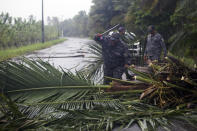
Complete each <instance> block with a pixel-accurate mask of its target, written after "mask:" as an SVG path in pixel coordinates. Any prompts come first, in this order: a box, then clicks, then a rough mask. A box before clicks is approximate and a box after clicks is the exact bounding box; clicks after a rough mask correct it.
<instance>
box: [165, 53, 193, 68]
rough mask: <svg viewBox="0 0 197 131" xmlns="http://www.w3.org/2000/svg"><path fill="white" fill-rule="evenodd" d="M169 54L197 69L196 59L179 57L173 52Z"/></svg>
mask: <svg viewBox="0 0 197 131" xmlns="http://www.w3.org/2000/svg"><path fill="white" fill-rule="evenodd" d="M168 54H169V55H170V56H173V57H175V58H176V59H178V60H180V61H181V62H183V63H184V64H185V65H186V66H187V67H190V68H192V69H197V63H196V62H195V61H194V59H191V58H187V57H179V56H176V55H174V54H173V53H168Z"/></svg>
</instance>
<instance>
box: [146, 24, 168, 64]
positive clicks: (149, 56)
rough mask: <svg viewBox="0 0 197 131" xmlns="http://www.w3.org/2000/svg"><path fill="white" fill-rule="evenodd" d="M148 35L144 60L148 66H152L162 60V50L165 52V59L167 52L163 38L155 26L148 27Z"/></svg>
mask: <svg viewBox="0 0 197 131" xmlns="http://www.w3.org/2000/svg"><path fill="white" fill-rule="evenodd" d="M148 33H149V34H148V36H147V44H146V49H145V53H144V59H145V60H146V61H147V63H148V64H150V63H151V62H152V61H154V60H157V61H159V60H160V56H161V52H162V49H163V52H164V57H166V56H167V50H166V46H165V43H164V39H163V37H162V36H161V35H160V34H159V33H157V31H156V30H155V27H154V26H153V25H150V26H149V27H148Z"/></svg>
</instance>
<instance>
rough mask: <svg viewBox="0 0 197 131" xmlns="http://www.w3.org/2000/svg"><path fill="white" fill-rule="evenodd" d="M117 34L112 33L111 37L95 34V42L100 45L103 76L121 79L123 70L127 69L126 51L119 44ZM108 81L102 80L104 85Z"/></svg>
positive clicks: (121, 44)
mask: <svg viewBox="0 0 197 131" xmlns="http://www.w3.org/2000/svg"><path fill="white" fill-rule="evenodd" d="M119 37H120V35H119V34H118V33H113V34H112V36H102V35H100V34H97V35H96V36H95V38H94V40H95V41H97V42H99V43H100V44H101V45H102V55H103V59H104V76H108V77H113V78H117V79H121V77H122V74H123V72H124V70H125V68H127V67H128V54H126V53H127V52H128V51H126V49H125V46H124V45H123V43H121V41H120V39H119ZM109 83H110V81H109V80H107V79H104V84H109Z"/></svg>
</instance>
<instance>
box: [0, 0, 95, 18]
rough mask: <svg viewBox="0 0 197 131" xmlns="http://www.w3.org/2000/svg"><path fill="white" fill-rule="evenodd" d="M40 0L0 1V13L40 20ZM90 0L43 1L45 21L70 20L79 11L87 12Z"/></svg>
mask: <svg viewBox="0 0 197 131" xmlns="http://www.w3.org/2000/svg"><path fill="white" fill-rule="evenodd" d="M41 1H42V0H0V13H1V12H8V13H9V14H10V15H11V16H14V17H23V18H27V17H28V16H29V15H34V16H36V19H37V20H40V19H41ZM91 1H92V0H44V12H45V19H46V18H47V16H57V17H59V18H60V19H65V18H72V17H73V16H74V15H76V14H77V13H78V12H79V11H80V10H85V11H86V12H89V10H90V7H91V5H92V3H91Z"/></svg>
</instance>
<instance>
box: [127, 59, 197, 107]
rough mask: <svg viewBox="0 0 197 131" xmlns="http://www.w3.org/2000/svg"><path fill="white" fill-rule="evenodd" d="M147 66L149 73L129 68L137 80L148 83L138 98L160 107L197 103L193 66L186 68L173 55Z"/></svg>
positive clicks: (196, 74) (196, 76)
mask: <svg viewBox="0 0 197 131" xmlns="http://www.w3.org/2000/svg"><path fill="white" fill-rule="evenodd" d="M149 66H150V67H149V73H142V72H139V71H137V70H135V68H132V67H131V68H130V70H132V71H133V72H135V73H136V75H137V77H136V79H137V80H139V81H143V82H145V83H148V84H149V86H148V88H147V89H146V90H145V91H144V92H143V93H142V94H141V97H140V99H144V98H146V102H148V103H152V104H154V105H157V106H159V107H161V108H170V107H177V108H182V107H185V106H190V105H195V104H196V103H197V101H196V99H197V71H196V70H195V69H194V68H193V69H191V68H188V67H187V66H185V65H184V63H182V62H180V61H179V60H177V59H175V58H173V57H169V58H167V59H165V60H164V61H163V63H158V62H157V61H156V62H153V63H151V64H150V65H149Z"/></svg>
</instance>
